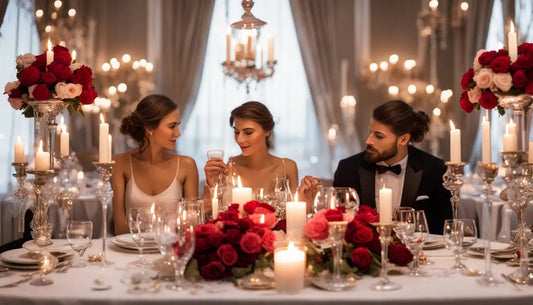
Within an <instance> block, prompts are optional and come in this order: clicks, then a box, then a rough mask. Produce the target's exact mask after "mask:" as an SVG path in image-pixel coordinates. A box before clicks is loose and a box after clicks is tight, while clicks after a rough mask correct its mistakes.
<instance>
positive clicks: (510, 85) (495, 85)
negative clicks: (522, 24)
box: [460, 43, 533, 114]
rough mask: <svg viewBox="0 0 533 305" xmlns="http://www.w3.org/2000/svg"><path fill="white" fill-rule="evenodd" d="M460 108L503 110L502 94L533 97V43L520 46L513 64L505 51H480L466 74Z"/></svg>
mask: <svg viewBox="0 0 533 305" xmlns="http://www.w3.org/2000/svg"><path fill="white" fill-rule="evenodd" d="M461 87H462V89H463V90H464V91H463V93H462V94H461V100H460V104H461V108H462V109H463V110H464V111H465V112H468V113H470V112H472V110H474V109H476V110H479V109H480V107H483V108H485V109H493V108H495V107H497V108H498V112H499V113H500V114H503V113H504V109H503V107H502V106H501V105H500V104H499V102H498V96H501V95H521V94H529V95H533V44H532V43H523V44H521V45H520V46H518V57H517V59H516V60H515V61H514V62H511V58H510V57H509V53H508V51H507V50H505V49H500V50H498V51H487V50H479V51H478V52H477V55H476V57H475V59H474V65H473V67H472V68H470V69H468V71H467V72H466V73H465V74H464V75H463V77H462V79H461Z"/></svg>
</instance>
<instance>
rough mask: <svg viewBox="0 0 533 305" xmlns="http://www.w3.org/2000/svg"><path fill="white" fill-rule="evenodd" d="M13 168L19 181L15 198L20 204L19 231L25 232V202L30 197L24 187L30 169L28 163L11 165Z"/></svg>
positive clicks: (14, 175)
mask: <svg viewBox="0 0 533 305" xmlns="http://www.w3.org/2000/svg"><path fill="white" fill-rule="evenodd" d="M11 166H13V167H14V168H15V173H14V174H13V177H15V178H16V179H17V190H16V191H15V197H16V198H17V199H18V201H19V202H20V205H19V211H20V212H19V217H20V218H19V222H18V231H19V232H24V201H25V200H26V197H27V196H28V190H27V189H26V188H25V187H24V183H25V182H26V175H27V174H26V170H27V168H28V163H25V162H23V163H11Z"/></svg>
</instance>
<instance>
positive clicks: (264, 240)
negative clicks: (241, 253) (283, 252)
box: [261, 230, 276, 252]
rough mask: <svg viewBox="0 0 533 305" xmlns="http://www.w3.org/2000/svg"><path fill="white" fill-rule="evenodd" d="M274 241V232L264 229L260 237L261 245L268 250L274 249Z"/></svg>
mask: <svg viewBox="0 0 533 305" xmlns="http://www.w3.org/2000/svg"><path fill="white" fill-rule="evenodd" d="M275 241H276V234H274V232H272V231H270V230H265V233H264V234H263V236H262V237H261V246H262V247H263V249H265V250H266V251H268V252H273V251H274V242H275Z"/></svg>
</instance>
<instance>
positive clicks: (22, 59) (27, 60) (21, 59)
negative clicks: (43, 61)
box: [17, 53, 36, 68]
mask: <svg viewBox="0 0 533 305" xmlns="http://www.w3.org/2000/svg"><path fill="white" fill-rule="evenodd" d="M35 60H36V58H35V56H34V55H33V54H31V53H26V54H24V55H19V56H17V67H21V68H27V67H29V66H31V64H33V63H34V62H35Z"/></svg>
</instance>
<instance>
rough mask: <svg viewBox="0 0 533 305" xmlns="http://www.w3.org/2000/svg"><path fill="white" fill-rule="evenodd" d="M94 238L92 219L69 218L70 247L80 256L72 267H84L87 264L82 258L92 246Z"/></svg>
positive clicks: (68, 238) (68, 235)
mask: <svg viewBox="0 0 533 305" xmlns="http://www.w3.org/2000/svg"><path fill="white" fill-rule="evenodd" d="M92 238H93V222H92V221H90V220H69V222H68V223H67V241H68V243H69V244H70V247H71V248H72V249H73V250H74V251H76V253H77V254H78V257H77V259H76V263H75V264H73V265H72V266H71V267H73V268H83V267H86V266H87V264H86V263H85V262H83V261H82V260H81V257H82V256H83V253H85V250H87V248H89V247H90V246H91V240H92Z"/></svg>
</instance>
